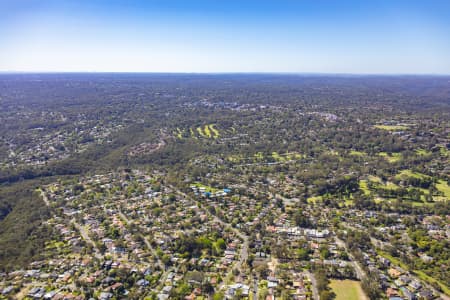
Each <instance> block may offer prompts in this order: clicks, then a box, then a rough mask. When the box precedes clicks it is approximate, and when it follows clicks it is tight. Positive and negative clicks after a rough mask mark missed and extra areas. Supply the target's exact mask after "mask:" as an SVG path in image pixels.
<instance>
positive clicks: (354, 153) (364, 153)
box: [349, 150, 367, 157]
mask: <svg viewBox="0 0 450 300" xmlns="http://www.w3.org/2000/svg"><path fill="white" fill-rule="evenodd" d="M349 154H350V155H352V156H360V157H361V156H366V155H367V153H366V152H362V151H355V150H351V151H350V153H349Z"/></svg>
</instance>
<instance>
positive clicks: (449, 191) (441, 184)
mask: <svg viewBox="0 0 450 300" xmlns="http://www.w3.org/2000/svg"><path fill="white" fill-rule="evenodd" d="M436 189H437V190H438V191H439V192H441V193H443V194H444V197H445V198H447V200H450V186H449V185H448V183H447V182H446V181H444V180H442V179H441V180H439V181H438V182H437V183H436Z"/></svg>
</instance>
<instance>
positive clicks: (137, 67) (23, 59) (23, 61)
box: [0, 0, 450, 74]
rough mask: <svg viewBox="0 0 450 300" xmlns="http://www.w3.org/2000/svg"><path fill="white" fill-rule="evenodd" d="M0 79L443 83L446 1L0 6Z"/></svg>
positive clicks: (127, 0) (91, 0) (28, 0)
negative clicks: (287, 77)
mask: <svg viewBox="0 0 450 300" xmlns="http://www.w3.org/2000/svg"><path fill="white" fill-rule="evenodd" d="M0 71H107V72H109V71H112V72H294V73H297V72H299V73H368V74H380V73H383V74H450V1H448V0H442V1H438V0H422V1H418V0H370V1H369V0H367V1H366V0H361V1H356V0H351V1H350V0H348V1H345V0H328V1H325V0H295V1H294V0H292V1H288V0H273V1H264V0H260V1H254V0H247V1H246V0H241V1H235V0H222V1H219V0H209V1H207V0H203V1H196V0H179V1H176V0H164V1H163V0H161V1H156V0H147V1H133V0H108V1H107V0H85V1H75V0H73V1H67V0H53V1H50V0H11V1H7V0H0Z"/></svg>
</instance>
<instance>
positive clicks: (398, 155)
mask: <svg viewBox="0 0 450 300" xmlns="http://www.w3.org/2000/svg"><path fill="white" fill-rule="evenodd" d="M378 155H379V156H381V157H384V158H385V159H386V160H387V161H388V162H390V163H395V162H398V161H400V160H401V159H402V154H401V153H392V154H388V153H386V152H380V153H378Z"/></svg>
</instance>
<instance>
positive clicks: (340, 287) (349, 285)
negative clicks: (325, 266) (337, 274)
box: [330, 280, 367, 300]
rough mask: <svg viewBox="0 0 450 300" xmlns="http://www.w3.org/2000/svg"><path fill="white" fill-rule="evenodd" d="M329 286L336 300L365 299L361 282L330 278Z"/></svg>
mask: <svg viewBox="0 0 450 300" xmlns="http://www.w3.org/2000/svg"><path fill="white" fill-rule="evenodd" d="M330 287H331V289H332V290H333V292H334V293H335V294H336V300H366V299H367V297H366V295H365V294H364V292H363V290H362V287H361V283H360V282H359V281H354V280H331V283H330Z"/></svg>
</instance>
